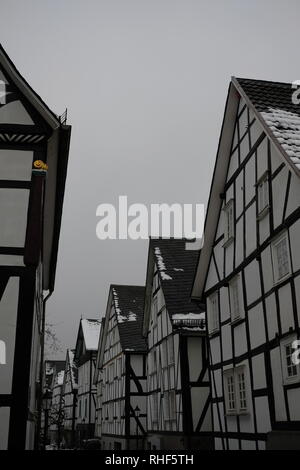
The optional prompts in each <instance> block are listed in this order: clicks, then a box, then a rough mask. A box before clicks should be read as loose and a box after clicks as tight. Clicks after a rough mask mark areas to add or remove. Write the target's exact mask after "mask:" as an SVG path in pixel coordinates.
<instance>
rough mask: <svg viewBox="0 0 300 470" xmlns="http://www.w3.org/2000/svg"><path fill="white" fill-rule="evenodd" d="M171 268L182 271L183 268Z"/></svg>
mask: <svg viewBox="0 0 300 470" xmlns="http://www.w3.org/2000/svg"><path fill="white" fill-rule="evenodd" d="M173 269H174V271H184V269H182V268H173Z"/></svg>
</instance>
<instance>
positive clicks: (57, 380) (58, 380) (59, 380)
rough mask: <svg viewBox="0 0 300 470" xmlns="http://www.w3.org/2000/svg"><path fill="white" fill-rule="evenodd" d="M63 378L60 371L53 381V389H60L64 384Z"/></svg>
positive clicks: (62, 371)
mask: <svg viewBox="0 0 300 470" xmlns="http://www.w3.org/2000/svg"><path fill="white" fill-rule="evenodd" d="M64 376H65V371H64V370H61V371H59V372H57V374H56V375H55V380H54V387H60V386H62V385H63V383H64Z"/></svg>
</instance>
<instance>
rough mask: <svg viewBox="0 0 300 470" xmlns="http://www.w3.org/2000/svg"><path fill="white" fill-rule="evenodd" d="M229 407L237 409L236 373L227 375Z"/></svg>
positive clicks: (232, 409) (231, 409) (230, 409)
mask: <svg viewBox="0 0 300 470" xmlns="http://www.w3.org/2000/svg"><path fill="white" fill-rule="evenodd" d="M227 393H228V409H229V411H235V385H234V375H233V374H232V375H228V376H227Z"/></svg>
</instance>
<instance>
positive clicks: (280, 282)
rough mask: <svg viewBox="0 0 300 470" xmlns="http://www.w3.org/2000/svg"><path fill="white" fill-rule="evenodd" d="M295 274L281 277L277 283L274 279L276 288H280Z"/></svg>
mask: <svg viewBox="0 0 300 470" xmlns="http://www.w3.org/2000/svg"><path fill="white" fill-rule="evenodd" d="M292 274H293V273H288V274H286V275H285V276H284V277H281V278H280V279H278V280H277V281H276V280H275V279H274V286H279V285H280V284H283V283H284V282H285V281H286V280H287V279H289V278H290V277H291V276H292Z"/></svg>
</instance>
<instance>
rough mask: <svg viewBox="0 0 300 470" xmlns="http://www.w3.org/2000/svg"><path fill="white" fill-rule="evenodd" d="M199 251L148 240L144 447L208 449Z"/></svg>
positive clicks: (208, 413) (179, 242) (208, 395)
mask: <svg viewBox="0 0 300 470" xmlns="http://www.w3.org/2000/svg"><path fill="white" fill-rule="evenodd" d="M198 255H199V251H191V250H186V242H185V240H178V239H151V240H150V244H149V255H148V268H147V277H146V296H145V315H144V324H143V334H144V335H145V337H146V338H147V342H148V355H147V447H148V448H149V449H154V450H155V449H210V448H211V447H212V439H211V436H210V432H211V409H210V400H211V393H210V383H209V374H208V355H207V344H206V329H205V313H203V312H201V310H200V309H199V308H198V307H197V305H196V304H192V302H191V300H190V291H191V286H192V281H193V276H194V273H195V268H196V263H197V259H198Z"/></svg>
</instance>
